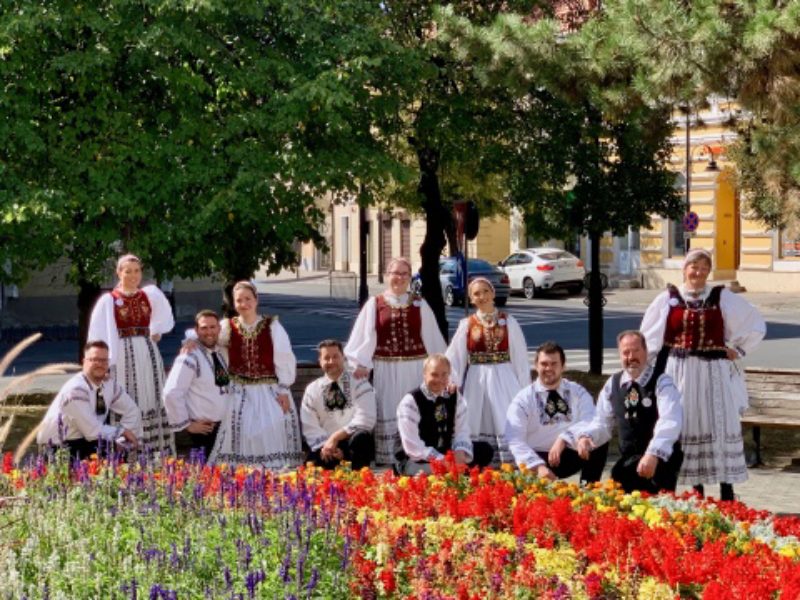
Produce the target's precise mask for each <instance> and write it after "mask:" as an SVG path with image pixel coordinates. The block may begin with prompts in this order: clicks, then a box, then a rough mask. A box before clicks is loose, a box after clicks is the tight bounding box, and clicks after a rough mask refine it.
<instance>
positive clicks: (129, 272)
mask: <svg viewBox="0 0 800 600" xmlns="http://www.w3.org/2000/svg"><path fill="white" fill-rule="evenodd" d="M117 277H118V278H119V283H118V284H117V286H116V287H115V288H114V289H113V290H112V291H110V292H108V293H106V294H103V295H102V296H101V297H100V299H99V300H98V301H97V304H96V305H95V307H94V309H93V310H92V317H91V321H90V323H89V335H88V339H89V340H90V341H94V340H102V341H104V342H105V343H106V344H108V347H109V363H110V370H111V375H112V376H113V377H115V378H116V380H117V381H118V382H119V384H120V385H121V386H122V388H123V389H124V390H125V391H126V392H128V394H130V396H131V397H132V398H133V400H134V401H135V402H136V404H137V405H138V406H139V410H141V412H142V424H143V428H144V435H143V438H142V442H143V443H144V444H145V446H147V447H149V448H150V449H152V450H154V451H156V452H160V451H162V450H163V451H167V452H170V453H172V454H174V453H175V439H174V436H173V435H172V431H171V429H170V427H169V422H168V420H167V414H166V411H165V410H164V407H163V404H162V402H161V392H162V390H163V387H164V363H163V362H162V359H161V353H160V352H159V350H158V345H157V343H158V341H159V340H160V339H161V336H162V335H163V334H165V333H168V332H169V331H171V330H172V328H173V327H174V326H175V320H174V318H173V316H172V308H171V307H170V305H169V301H168V300H167V298H166V297H165V296H164V294H163V293H162V292H161V290H159V289H158V287H156V286H155V285H147V286H145V287H143V288H141V289H140V287H139V286H140V284H141V282H142V261H141V260H140V259H139V257H137V256H134V255H133V254H126V255H124V256H122V257H120V258H119V260H118V261H117Z"/></svg>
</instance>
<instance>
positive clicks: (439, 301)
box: [416, 147, 451, 340]
mask: <svg viewBox="0 0 800 600" xmlns="http://www.w3.org/2000/svg"><path fill="white" fill-rule="evenodd" d="M416 151H417V159H418V160H419V170H420V178H419V186H418V187H417V192H418V193H419V194H420V196H422V208H423V209H424V210H425V219H426V227H425V239H424V240H423V242H422V246H420V249H419V254H420V258H422V266H421V267H420V270H419V274H420V279H421V280H422V295H423V296H424V297H425V300H426V301H427V302H428V304H429V305H430V307H431V309H432V310H433V314H434V315H435V316H436V323H437V324H438V325H439V329H440V330H441V332H442V335H443V336H444V339H445V340H447V339H449V336H448V330H447V316H446V314H445V307H444V299H443V298H442V285H441V283H440V282H439V257H440V256H441V255H442V250H444V247H445V245H446V239H445V235H444V232H445V229H446V228H447V227H448V225H449V222H450V219H451V217H450V213H449V212H448V211H447V210H446V209H445V207H444V206H443V205H442V194H441V190H440V189H439V176H438V174H437V172H438V169H439V153H438V152H437V151H436V150H433V149H430V148H427V147H417V148H416Z"/></svg>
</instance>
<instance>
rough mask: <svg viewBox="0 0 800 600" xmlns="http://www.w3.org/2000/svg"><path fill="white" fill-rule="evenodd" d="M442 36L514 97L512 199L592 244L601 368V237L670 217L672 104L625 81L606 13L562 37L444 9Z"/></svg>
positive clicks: (510, 18) (629, 62) (675, 210)
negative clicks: (478, 21) (480, 23)
mask: <svg viewBox="0 0 800 600" xmlns="http://www.w3.org/2000/svg"><path fill="white" fill-rule="evenodd" d="M448 36H451V37H452V39H453V41H454V43H456V44H457V45H458V46H459V48H460V49H461V52H462V53H463V56H465V57H468V59H469V60H470V61H471V62H472V63H473V64H474V65H475V69H480V72H481V73H482V77H483V78H485V80H486V81H489V82H503V83H504V84H505V85H507V86H509V87H510V88H511V89H513V90H514V92H515V95H516V104H515V106H516V110H515V112H514V115H515V117H516V122H515V124H514V126H513V127H512V128H511V129H509V132H508V136H509V144H510V146H511V147H512V148H515V149H516V152H514V153H513V154H512V155H511V158H510V159H509V162H508V169H509V173H510V178H509V191H510V198H511V200H512V202H514V203H515V204H517V205H519V206H521V207H523V208H524V209H525V210H526V212H528V213H529V214H530V215H531V218H532V220H533V222H534V223H536V224H537V225H538V227H539V229H540V230H545V231H549V232H552V233H557V232H561V233H562V234H564V233H567V232H573V231H580V232H581V233H583V234H586V235H588V236H589V238H590V240H591V245H592V252H591V254H592V268H591V285H590V312H589V317H590V319H589V327H590V330H589V345H590V368H591V370H592V371H593V372H596V373H599V372H600V370H601V368H602V348H603V345H602V305H601V302H600V300H601V290H600V277H599V275H600V272H599V250H600V245H599V240H600V238H601V236H602V235H603V233H604V232H606V231H611V232H613V233H615V234H617V235H620V234H623V233H625V232H626V231H627V229H628V227H629V226H632V227H641V226H644V225H649V223H650V218H651V215H652V214H653V213H656V214H660V215H664V216H671V217H674V216H676V215H677V214H679V212H680V209H681V206H682V205H681V200H680V198H679V197H678V195H677V193H676V191H675V189H674V186H673V183H674V174H673V173H672V172H671V171H670V170H669V168H668V163H669V157H670V154H671V147H670V144H669V136H670V133H671V124H670V111H669V107H668V106H665V105H661V104H656V103H652V102H648V99H647V98H645V97H644V96H643V95H641V94H638V93H636V91H635V90H634V89H633V88H632V87H631V86H630V82H631V77H632V75H633V73H634V72H635V70H636V67H637V63H636V62H635V60H633V58H632V57H627V58H623V57H621V53H620V52H619V47H618V44H619V43H620V42H619V40H618V38H616V37H615V35H614V33H613V31H610V30H609V28H608V23H607V21H605V20H604V19H602V18H593V19H590V20H589V21H587V22H586V23H585V24H584V25H583V26H582V27H581V28H580V29H579V31H577V32H576V33H573V34H570V35H567V36H563V35H562V34H561V26H560V24H559V23H558V22H556V21H554V20H540V21H538V22H537V23H535V24H531V23H530V22H529V21H528V20H526V19H525V18H524V17H522V16H520V15H511V14H507V15H503V16H502V17H501V18H499V19H497V20H496V21H495V22H494V23H492V24H490V25H488V26H485V27H476V26H474V25H472V24H470V23H468V22H467V21H466V20H465V19H463V18H458V17H457V16H455V15H453V14H452V13H450V19H449V30H448Z"/></svg>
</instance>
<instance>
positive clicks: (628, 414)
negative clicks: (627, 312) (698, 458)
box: [578, 330, 683, 494]
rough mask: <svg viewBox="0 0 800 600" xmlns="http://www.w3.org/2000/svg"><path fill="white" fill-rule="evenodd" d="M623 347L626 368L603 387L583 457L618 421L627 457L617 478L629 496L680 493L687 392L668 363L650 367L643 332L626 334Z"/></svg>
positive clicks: (584, 434) (581, 438)
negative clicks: (667, 367) (683, 393)
mask: <svg viewBox="0 0 800 600" xmlns="http://www.w3.org/2000/svg"><path fill="white" fill-rule="evenodd" d="M617 347H618V348H619V356H620V359H621V362H622V368H623V370H622V371H620V372H619V373H616V374H614V375H612V376H611V377H610V378H609V380H608V381H607V382H606V384H605V386H603V389H602V390H601V392H600V396H599V397H598V399H597V411H596V413H595V417H594V419H593V420H592V422H591V423H590V424H589V426H588V427H586V428H585V429H583V431H581V432H580V434H579V435H578V454H580V455H581V456H586V455H588V453H589V452H591V450H592V449H593V448H594V447H595V446H596V445H598V444H603V443H606V442H608V440H610V439H611V432H612V429H613V427H614V424H615V423H616V426H617V430H618V435H619V445H620V453H621V455H622V457H621V458H620V459H619V460H618V461H617V463H616V464H615V465H614V466H613V468H612V469H611V478H612V479H614V480H615V481H618V482H619V483H620V484H621V485H622V487H623V489H624V490H625V491H626V492H632V491H633V490H641V491H646V492H650V493H652V494H657V493H658V492H659V491H661V490H667V491H675V486H676V484H677V481H678V471H679V470H680V467H681V463H682V462H683V452H682V451H681V449H680V443H679V442H678V438H679V436H680V433H681V424H682V423H683V409H682V406H681V393H680V392H679V391H678V388H676V387H675V384H674V383H673V381H672V378H671V377H670V376H669V375H667V374H665V373H664V361H656V364H655V365H650V364H648V362H647V343H646V342H645V338H644V336H643V335H642V333H641V332H639V331H635V330H629V331H623V332H622V333H620V334H619V335H618V336H617Z"/></svg>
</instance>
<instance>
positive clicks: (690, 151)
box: [683, 112, 719, 254]
mask: <svg viewBox="0 0 800 600" xmlns="http://www.w3.org/2000/svg"><path fill="white" fill-rule="evenodd" d="M698 148H700V149H702V150H704V151H706V152H707V153H708V155H709V156H710V157H711V158H710V160H709V161H708V165H707V166H706V171H707V172H713V171H719V167H718V166H717V161H716V160H715V159H714V150H713V149H712V148H711V146H709V145H708V144H700V145H699V146H695V147H694V148H692V147H691V139H690V137H689V113H688V112H687V113H686V201H685V204H686V214H687V215H688V214H689V212H690V211H691V200H690V193H691V189H692V163H693V162H694V161H693V159H692V157H693V156H694V151H695V150H697V149H698ZM690 239H691V238H690V237H689V235H688V232H684V240H683V251H684V254H685V253H687V252H689V240H690Z"/></svg>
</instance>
